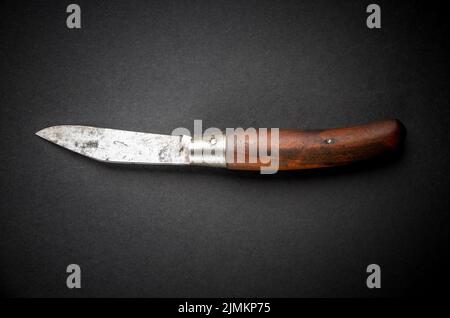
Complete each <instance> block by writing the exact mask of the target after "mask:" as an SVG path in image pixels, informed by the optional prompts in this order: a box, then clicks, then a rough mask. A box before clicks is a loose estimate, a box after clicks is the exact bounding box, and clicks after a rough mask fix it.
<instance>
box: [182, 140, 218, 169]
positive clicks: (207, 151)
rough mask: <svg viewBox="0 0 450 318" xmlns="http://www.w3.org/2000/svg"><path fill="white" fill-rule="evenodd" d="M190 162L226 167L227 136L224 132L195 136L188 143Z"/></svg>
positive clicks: (199, 164)
mask: <svg viewBox="0 0 450 318" xmlns="http://www.w3.org/2000/svg"><path fill="white" fill-rule="evenodd" d="M188 148H189V162H190V164H192V165H198V166H210V167H226V165H227V164H226V159H225V158H226V157H225V150H226V137H225V134H223V133H222V132H220V133H215V134H211V135H205V136H201V137H195V136H194V137H193V138H192V139H191V142H190V143H189V144H188Z"/></svg>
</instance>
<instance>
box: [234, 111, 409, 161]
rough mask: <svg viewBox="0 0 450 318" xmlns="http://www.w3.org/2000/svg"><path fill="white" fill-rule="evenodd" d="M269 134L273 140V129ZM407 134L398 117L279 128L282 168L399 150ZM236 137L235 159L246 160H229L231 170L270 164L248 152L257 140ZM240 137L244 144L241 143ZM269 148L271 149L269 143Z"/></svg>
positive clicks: (371, 156)
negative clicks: (310, 127)
mask: <svg viewBox="0 0 450 318" xmlns="http://www.w3.org/2000/svg"><path fill="white" fill-rule="evenodd" d="M267 136H268V138H267V140H270V129H269V130H268V133H267ZM404 136H405V128H404V126H403V124H402V123H401V122H400V121H399V120H396V119H393V120H385V121H379V122H374V123H370V124H367V125H360V126H354V127H348V128H337V129H327V130H317V131H302V130H282V129H280V130H279V170H297V169H311V168H322V167H333V166H340V165H345V164H349V163H352V162H355V161H360V160H365V159H369V158H373V157H375V156H379V155H382V154H385V153H386V152H392V151H394V150H396V149H397V148H398V147H399V145H400V144H401V143H402V141H403V139H404ZM235 140H237V141H236V142H235V143H234V145H233V146H234V154H235V156H234V158H235V159H236V158H238V156H239V155H240V156H244V157H245V162H241V163H238V162H236V160H233V161H232V162H228V163H227V168H228V169H232V170H259V169H260V168H261V166H267V165H265V164H262V163H261V162H260V160H259V158H258V157H257V158H255V157H254V156H251V155H250V153H251V152H250V153H249V149H250V147H256V145H255V144H252V143H254V142H255V140H251V139H250V138H245V137H244V138H242V139H240V138H236V137H235ZM239 140H241V141H242V143H245V145H244V144H242V143H241V145H240V144H239ZM244 140H245V141H244ZM256 144H257V141H256ZM227 147H228V144H227ZM268 149H269V151H270V150H271V145H270V143H269V145H268ZM242 151H244V153H243V152H242Z"/></svg>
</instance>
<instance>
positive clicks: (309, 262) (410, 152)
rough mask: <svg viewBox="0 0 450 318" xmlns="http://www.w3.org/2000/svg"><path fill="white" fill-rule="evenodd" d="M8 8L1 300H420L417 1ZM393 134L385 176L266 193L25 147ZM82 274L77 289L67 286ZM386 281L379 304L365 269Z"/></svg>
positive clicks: (378, 171)
mask: <svg viewBox="0 0 450 318" xmlns="http://www.w3.org/2000/svg"><path fill="white" fill-rule="evenodd" d="M69 3H70V2H68V1H53V2H45V3H37V2H33V3H22V4H20V3H19V2H17V1H7V2H6V3H3V2H2V8H1V19H0V23H1V28H0V34H1V39H2V40H1V44H0V45H1V50H0V54H1V59H0V63H1V95H0V105H1V109H0V112H1V126H0V132H1V150H2V155H1V162H0V171H1V198H0V203H1V222H0V261H1V265H0V287H1V291H2V293H3V294H4V295H7V296H45V297H46V296H62V297H79V296H146V297H166V296H170V297H184V296H186V297H188V296H190V297H193V296H203V297H215V296H241V297H244V296H273V297H280V296H286V297H300V296H310V297H316V296H400V295H406V294H415V295H417V294H433V293H436V292H437V288H438V287H439V286H440V285H443V284H444V282H443V281H442V280H441V279H447V278H446V276H448V275H446V274H445V265H447V263H445V262H444V256H447V254H448V246H447V243H448V238H449V235H448V233H449V232H448V223H447V221H448V217H447V214H448V207H449V196H448V188H449V186H450V184H449V183H450V182H449V179H448V173H449V162H448V161H449V160H448V159H449V152H448V148H449V138H448V124H449V117H450V116H449V92H448V88H449V77H448V45H447V41H448V22H447V21H446V19H447V17H446V16H445V11H442V10H441V9H439V7H438V6H437V5H434V4H432V3H430V2H429V1H424V2H416V1H407V2H399V1H395V3H394V1H377V3H378V4H380V5H381V7H382V29H381V30H369V29H368V28H367V27H366V26H365V18H366V16H367V14H366V13H365V7H366V5H367V4H368V3H370V2H367V1H283V2H280V1H173V2H171V1H161V2H147V1H78V2H77V3H78V4H80V6H81V8H82V29H81V30H68V29H67V28H66V26H65V19H66V13H65V8H66V6H67V5H68V4H69ZM392 117H397V118H400V119H401V120H402V121H403V123H404V124H405V126H406V127H407V129H408V136H407V143H406V147H405V150H404V152H403V154H402V155H401V156H400V157H399V158H395V159H394V160H390V161H389V162H379V163H369V164H364V165H357V166H354V167H351V168H344V169H337V170H326V171H319V172H300V173H282V174H278V175H275V176H260V175H254V174H250V173H240V172H233V171H226V170H223V171H222V170H213V169H199V168H187V169H182V168H151V167H150V168H144V167H140V168H137V167H135V168H133V167H121V166H109V165H105V164H101V163H97V162H94V161H90V160H88V159H85V158H83V157H81V156H79V155H76V154H74V153H70V152H69V151H65V150H63V149H61V148H59V147H57V146H54V145H52V144H50V143H47V142H45V141H43V140H41V139H39V138H38V137H36V136H34V135H33V134H34V132H35V131H37V130H39V129H41V128H44V127H47V126H50V125H55V124H82V125H93V126H100V127H110V128H119V129H127V130H135V131H148V132H157V133H170V132H171V131H172V129H173V128H176V127H180V126H182V127H187V128H190V129H192V128H193V120H194V119H203V121H204V127H210V126H215V127H220V128H226V127H236V126H243V127H249V126H254V127H282V128H305V129H311V128H328V127H339V126H346V125H353V124H360V123H365V122H370V121H372V120H378V119H383V118H392ZM70 263H76V264H79V265H80V266H81V269H82V288H81V289H79V290H69V289H67V288H66V286H65V279H66V273H65V268H66V266H67V265H68V264H70ZM370 263H377V264H380V265H381V268H382V288H381V289H380V290H369V289H367V288H366V287H365V279H366V273H365V268H366V266H367V265H368V264H370Z"/></svg>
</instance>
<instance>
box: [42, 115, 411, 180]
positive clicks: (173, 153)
mask: <svg viewBox="0 0 450 318" xmlns="http://www.w3.org/2000/svg"><path fill="white" fill-rule="evenodd" d="M274 131H275V132H274ZM253 132H254V134H253V135H252V134H251V133H250V132H249V130H245V131H244V130H243V129H241V130H238V129H237V130H234V131H233V132H232V133H229V132H228V129H227V132H226V133H224V132H221V131H217V132H214V133H210V134H206V135H202V136H195V135H194V136H193V137H191V136H189V135H159V134H151V133H143V132H133V131H125V130H116V129H109V128H96V127H88V126H74V125H62V126H53V127H48V128H45V129H42V130H40V131H38V132H37V133H36V134H37V135H38V136H40V137H42V138H44V139H46V140H48V141H50V142H53V143H55V144H57V145H59V146H61V147H64V148H66V149H69V150H71V151H74V152H76V153H79V154H81V155H83V156H86V157H89V158H92V159H95V160H99V161H104V162H111V163H121V164H144V165H147V164H151V165H202V166H213V167H224V168H228V169H232V170H262V169H264V168H267V169H268V167H274V168H275V171H272V172H268V173H273V172H276V171H278V170H298V169H311V168H322V167H332V166H339V165H345V164H349V163H352V162H355V161H360V160H365V159H369V158H373V157H376V156H380V155H382V154H385V153H389V152H392V151H395V150H397V149H398V148H399V146H400V144H401V143H402V141H403V139H404V136H405V128H404V126H403V124H402V123H401V122H400V121H399V120H396V119H393V120H384V121H378V122H373V123H370V124H366V125H360V126H353V127H347V128H337V129H327V130H313V131H304V130H295V129H276V130H274V129H269V130H267V131H265V132H264V133H262V130H261V129H258V130H256V129H255V130H253ZM274 137H276V138H274ZM263 147H264V148H265V149H263ZM263 150H264V151H263ZM274 162H276V165H274V164H273V163H274Z"/></svg>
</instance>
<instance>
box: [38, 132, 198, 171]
mask: <svg viewBox="0 0 450 318" xmlns="http://www.w3.org/2000/svg"><path fill="white" fill-rule="evenodd" d="M36 134H37V135H38V136H40V137H42V138H44V139H46V140H48V141H50V142H53V143H55V144H57V145H59V146H61V147H64V148H66V149H69V150H71V151H73V152H76V153H79V154H81V155H83V156H86V157H89V158H92V159H95V160H99V161H107V162H112V163H128V164H130V163H131V164H133V163H134V164H165V165H170V164H175V165H183V164H189V158H188V149H187V147H186V141H187V140H186V138H189V137H186V136H184V138H183V137H182V136H170V135H158V134H150V133H142V132H134V131H126V130H116V129H109V128H97V127H89V126H74V125H62V126H52V127H48V128H45V129H42V130H40V131H38V132H37V133H36ZM189 140H190V138H189Z"/></svg>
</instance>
